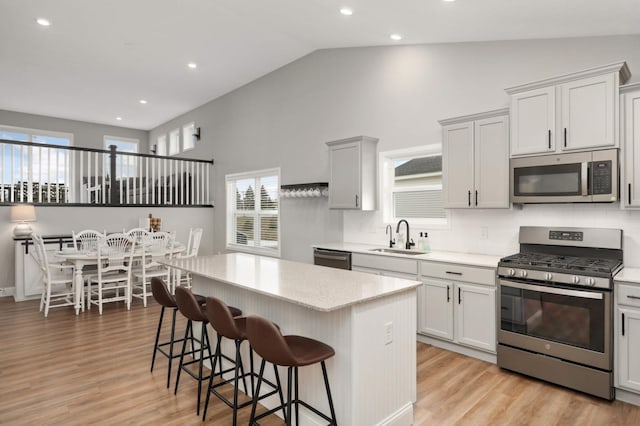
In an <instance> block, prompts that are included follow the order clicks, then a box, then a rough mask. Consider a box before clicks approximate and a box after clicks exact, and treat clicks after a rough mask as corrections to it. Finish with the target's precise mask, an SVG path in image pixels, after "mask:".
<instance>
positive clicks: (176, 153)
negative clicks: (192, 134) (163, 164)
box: [167, 127, 180, 155]
mask: <svg viewBox="0 0 640 426" xmlns="http://www.w3.org/2000/svg"><path fill="white" fill-rule="evenodd" d="M173 134H175V135H176V151H172V150H171V149H172V146H171V135H173ZM168 139H169V143H168V144H167V155H178V154H180V128H179V127H178V128H177V129H173V130H170V131H169V138H168Z"/></svg>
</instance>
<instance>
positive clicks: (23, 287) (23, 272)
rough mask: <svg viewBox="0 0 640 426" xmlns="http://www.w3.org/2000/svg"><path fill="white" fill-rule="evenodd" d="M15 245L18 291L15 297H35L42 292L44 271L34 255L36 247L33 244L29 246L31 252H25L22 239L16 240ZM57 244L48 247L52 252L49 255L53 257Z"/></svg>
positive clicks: (17, 299) (21, 299)
mask: <svg viewBox="0 0 640 426" xmlns="http://www.w3.org/2000/svg"><path fill="white" fill-rule="evenodd" d="M14 245H15V285H16V292H15V295H14V298H15V300H16V301H18V302H19V301H23V300H26V299H33V298H35V296H40V295H41V294H42V282H43V281H42V280H43V277H42V271H41V270H40V266H39V265H38V263H37V262H36V259H35V258H34V257H33V256H34V254H35V249H34V247H33V244H31V245H30V246H29V253H25V247H24V245H23V244H22V241H16V242H15V243H14ZM55 249H56V246H55V245H53V247H47V251H48V252H50V253H49V256H51V257H53V252H54V251H55Z"/></svg>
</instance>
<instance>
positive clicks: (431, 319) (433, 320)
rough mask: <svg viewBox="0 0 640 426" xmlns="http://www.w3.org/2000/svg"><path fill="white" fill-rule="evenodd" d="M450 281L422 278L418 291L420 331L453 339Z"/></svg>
mask: <svg viewBox="0 0 640 426" xmlns="http://www.w3.org/2000/svg"><path fill="white" fill-rule="evenodd" d="M453 287H454V284H453V283H452V282H450V281H445V280H439V279H434V278H427V279H423V284H422V287H421V288H420V291H419V292H418V297H419V299H421V301H420V311H419V313H418V319H419V324H418V330H419V331H420V332H421V333H424V334H427V335H431V336H434V337H438V338H441V339H446V340H453V291H454V288H453Z"/></svg>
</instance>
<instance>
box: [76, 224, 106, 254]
mask: <svg viewBox="0 0 640 426" xmlns="http://www.w3.org/2000/svg"><path fill="white" fill-rule="evenodd" d="M71 236H72V237H73V248H75V249H76V250H77V251H80V252H96V251H98V242H99V241H100V240H102V239H104V238H105V237H106V235H105V234H104V233H102V232H100V231H96V230H95V229H85V230H83V231H80V232H78V233H75V232H74V231H71Z"/></svg>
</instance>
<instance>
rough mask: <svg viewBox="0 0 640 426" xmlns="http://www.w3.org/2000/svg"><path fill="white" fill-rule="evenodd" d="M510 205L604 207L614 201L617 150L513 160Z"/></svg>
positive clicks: (615, 197)
mask: <svg viewBox="0 0 640 426" xmlns="http://www.w3.org/2000/svg"><path fill="white" fill-rule="evenodd" d="M510 165H511V167H510V169H511V171H510V177H511V185H510V186H511V202H512V203H605V202H609V203H610V202H614V201H617V200H618V175H619V172H618V150H617V149H608V150H603V151H587V152H575V153H568V154H557V155H541V156H536V157H523V158H513V159H511V162H510Z"/></svg>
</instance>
